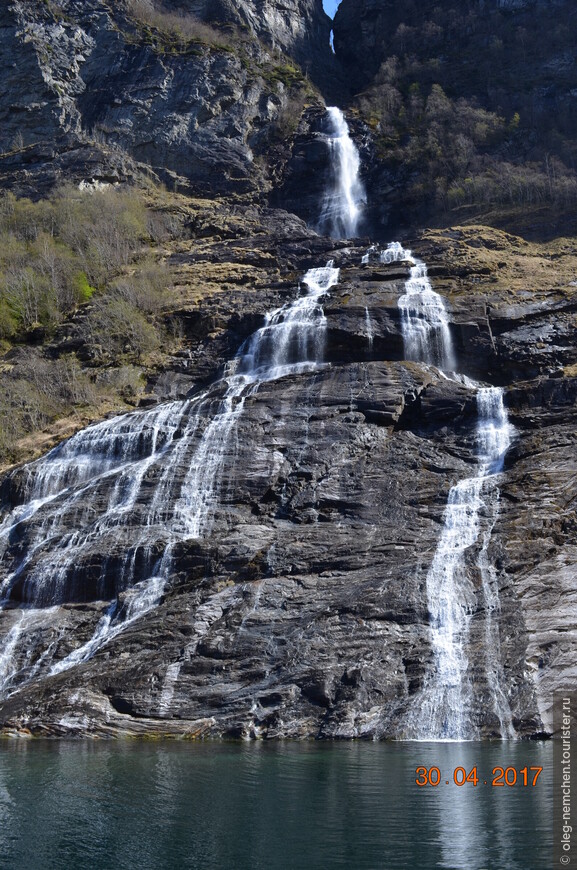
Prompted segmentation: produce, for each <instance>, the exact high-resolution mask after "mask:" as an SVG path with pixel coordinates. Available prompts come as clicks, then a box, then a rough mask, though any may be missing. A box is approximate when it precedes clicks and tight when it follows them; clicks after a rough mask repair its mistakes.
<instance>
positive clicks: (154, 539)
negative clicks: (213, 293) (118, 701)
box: [0, 263, 339, 694]
mask: <svg viewBox="0 0 577 870" xmlns="http://www.w3.org/2000/svg"><path fill="white" fill-rule="evenodd" d="M338 277H339V270H338V269H336V268H334V266H333V264H332V263H329V264H328V265H327V266H326V267H323V268H316V269H310V270H309V271H308V272H307V273H306V275H305V276H304V278H303V283H304V285H305V287H306V288H307V292H306V294H305V295H303V296H300V297H299V298H297V299H296V300H295V301H293V302H291V303H287V304H286V305H283V306H281V307H280V308H278V309H276V310H275V311H273V312H271V313H270V314H268V315H267V316H266V319H265V324H264V325H263V327H262V328H261V329H259V330H257V332H256V333H255V334H254V335H253V336H252V337H251V338H250V339H249V340H248V341H247V342H245V344H244V345H243V346H242V347H241V348H240V349H239V351H238V353H237V355H236V357H235V359H234V360H233V362H232V364H231V366H230V368H229V371H228V372H227V373H226V375H225V376H224V378H222V380H221V381H219V382H217V383H216V384H215V385H213V387H212V388H211V389H210V390H208V391H207V392H205V393H203V394H202V395H200V396H198V397H196V398H195V399H187V400H185V401H181V402H170V403H166V404H164V405H161V406H159V407H157V408H154V409H151V410H148V411H140V412H139V411H135V412H132V413H130V414H126V415H123V416H119V417H114V418H112V419H111V420H105V421H103V422H102V423H98V424H96V425H94V426H90V427H88V428H87V429H85V430H83V431H82V432H79V433H78V434H76V435H74V436H73V437H72V438H70V439H69V440H68V441H66V442H64V443H62V444H60V445H59V446H58V447H56V448H55V449H54V450H52V451H51V452H50V453H48V454H47V455H46V456H45V457H43V458H41V459H39V460H37V461H36V462H33V463H31V464H29V465H28V466H25V467H24V469H21V470H19V471H17V472H15V475H16V490H17V491H18V492H20V491H22V490H24V491H25V498H24V500H23V503H22V504H18V505H17V506H15V507H13V508H12V510H8V511H7V512H6V514H5V516H4V519H3V521H2V523H1V524H0V556H1V557H2V564H3V569H4V576H3V578H2V580H1V583H0V608H1V609H3V610H5V611H6V615H7V616H8V612H7V611H8V610H12V612H14V611H13V607H14V602H20V604H21V617H20V619H19V620H16V621H13V623H12V625H11V627H10V628H9V629H8V631H7V633H6V634H5V636H4V638H3V642H4V649H3V653H2V656H1V657H0V693H2V694H6V693H9V692H10V691H11V690H12V689H13V688H14V687H15V686H17V685H21V684H22V683H23V682H26V681H29V680H30V679H32V678H33V677H34V676H36V675H37V673H38V671H39V668H40V666H44V667H45V668H49V672H50V673H59V672H60V671H62V670H66V669H67V668H69V667H72V666H73V665H76V664H78V663H79V662H82V661H85V660H86V659H88V658H90V657H91V656H92V655H93V654H94V652H95V651H96V650H98V649H99V648H100V647H101V646H102V645H103V644H105V643H106V642H107V641H109V640H110V639H111V638H113V637H115V636H116V635H117V634H119V633H120V632H121V631H123V630H124V629H125V628H126V626H127V625H128V624H130V623H131V622H134V621H135V620H136V619H138V618H140V617H141V616H142V615H143V614H145V613H147V612H148V611H150V610H151V609H153V608H154V607H156V606H157V604H158V602H159V600H160V598H161V596H162V595H163V594H164V592H165V588H166V583H167V581H168V578H169V577H170V575H171V573H173V571H174V561H173V555H174V550H175V547H177V545H178V544H180V543H181V542H183V541H186V540H190V539H191V538H192V539H193V538H198V537H201V536H203V535H206V534H208V532H209V531H210V527H211V523H212V520H213V517H214V513H215V510H216V507H217V504H218V495H219V485H220V481H221V478H222V474H223V470H224V467H225V465H226V463H227V462H229V463H230V462H234V449H233V447H232V446H231V434H232V432H233V431H234V428H235V425H236V422H237V421H238V419H239V417H240V415H241V414H242V410H243V406H244V401H245V399H246V397H247V396H248V395H251V394H252V393H254V392H256V390H258V387H259V385H260V384H262V383H264V382H266V381H272V380H276V379H278V378H280V377H283V376H284V375H288V374H298V373H302V372H307V371H312V370H314V369H315V367H317V366H318V365H319V364H321V363H322V358H323V348H324V332H325V325H326V321H325V317H324V312H323V309H322V306H321V305H320V302H319V300H320V298H321V297H322V296H323V295H324V294H326V293H327V292H328V291H329V289H330V288H331V287H332V286H333V285H334V284H336V283H337V281H338ZM184 469H186V471H184ZM8 483H9V484H10V481H8ZM106 599H108V600H109V601H111V603H110V605H109V606H108V607H107V608H106V610H105V612H104V614H103V615H102V617H101V619H100V620H99V622H98V624H97V626H96V629H95V630H94V632H93V634H92V636H91V637H89V638H88V639H86V640H85V641H84V642H83V643H80V645H78V646H76V648H75V649H74V650H73V651H72V652H69V653H68V654H67V655H65V656H64V657H60V658H59V659H56V658H55V657H54V656H52V649H50V650H47V649H45V650H44V652H42V653H41V654H40V655H39V654H38V651H37V650H36V651H34V649H33V647H34V643H35V640H34V638H37V639H38V645H40V644H41V643H42V642H43V640H44V638H45V636H46V634H47V631H48V628H49V623H50V620H51V619H52V618H53V617H54V611H55V610H57V609H58V608H57V607H56V605H59V604H64V603H67V602H68V601H85V600H106ZM63 631H64V629H63ZM32 662H34V664H32Z"/></svg>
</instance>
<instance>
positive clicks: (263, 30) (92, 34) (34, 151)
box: [0, 0, 331, 195]
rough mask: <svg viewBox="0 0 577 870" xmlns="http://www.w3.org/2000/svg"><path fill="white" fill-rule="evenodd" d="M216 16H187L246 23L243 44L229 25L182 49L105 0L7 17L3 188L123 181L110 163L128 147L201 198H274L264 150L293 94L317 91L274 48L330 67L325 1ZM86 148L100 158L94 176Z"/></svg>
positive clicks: (72, 1) (2, 17)
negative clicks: (266, 192)
mask: <svg viewBox="0 0 577 870" xmlns="http://www.w3.org/2000/svg"><path fill="white" fill-rule="evenodd" d="M205 5H206V4H205ZM261 5H262V4H261ZM193 6H194V4H193ZM179 8H180V7H179ZM167 9H168V7H167ZM203 10H204V12H203ZM211 10H212V12H211V15H210V16H209V14H208V7H207V9H204V5H203V7H202V9H199V10H196V8H195V9H193V10H192V11H197V12H203V14H204V13H206V15H204V17H212V18H216V20H217V21H223V22H225V25H226V24H229V23H232V24H241V23H242V24H244V25H245V29H246V27H248V28H249V30H248V34H247V33H246V32H245V31H240V30H239V31H237V30H233V31H231V30H230V28H229V29H228V30H227V28H226V26H225V27H224V29H223V28H222V27H221V29H220V30H219V29H214V30H213V31H209V32H208V35H207V33H205V32H204V31H202V30H201V31H199V35H198V36H195V35H194V27H193V26H192V25H190V28H192V29H191V30H190V33H189V32H188V31H186V33H185V36H182V37H178V36H175V35H174V34H173V33H172V32H171V31H170V28H169V29H168V31H167V33H164V32H163V31H162V29H159V28H158V27H152V28H151V27H150V26H148V25H147V24H146V19H144V23H143V22H142V21H140V19H139V18H138V16H137V15H136V16H135V15H133V14H132V13H131V12H130V7H129V8H128V11H127V10H126V8H125V7H124V5H121V6H120V7H118V8H117V9H115V10H114V11H113V10H112V9H111V8H110V7H109V6H108V5H107V4H104V3H102V2H100V0H90V2H88V3H79V2H76V0H62V2H60V3H59V4H58V5H57V6H56V5H55V4H52V5H45V4H42V3H38V2H34V0H29V2H23V3H12V4H6V5H5V6H4V7H3V10H2V11H1V12H0V29H1V35H2V39H1V40H0V69H1V70H2V77H3V80H4V82H5V83H6V87H5V89H4V97H3V99H2V100H0V119H2V132H1V134H0V150H1V151H2V156H1V159H0V171H2V172H3V174H4V176H5V179H6V181H7V182H11V183H12V185H14V183H15V181H16V180H18V182H19V186H20V187H21V189H23V190H26V191H27V190H28V188H27V187H26V179H27V177H30V176H37V177H38V179H40V181H39V182H38V183H41V184H42V185H43V186H46V185H47V184H49V182H50V174H51V173H52V174H53V175H55V176H56V177H57V178H58V177H59V178H60V179H61V178H63V177H64V178H67V179H76V180H80V179H81V178H82V177H86V174H87V173H89V175H88V177H89V178H96V179H98V180H103V181H114V180H118V178H120V179H121V180H123V179H125V178H126V177H127V175H128V177H130V169H129V167H130V161H129V160H127V158H126V157H125V158H124V160H125V163H126V162H127V163H128V166H125V167H122V166H121V165H120V160H119V157H118V154H117V155H116V156H115V154H114V149H117V150H118V149H120V152H121V153H125V154H127V155H129V156H130V157H132V158H133V159H134V160H136V161H138V162H139V163H141V164H146V165H147V166H149V167H152V169H153V170H155V171H157V172H158V173H159V174H160V175H161V176H162V177H163V178H164V179H173V178H174V176H175V175H176V176H177V177H178V178H179V179H180V182H179V183H180V184H181V186H182V185H184V186H186V185H187V183H188V184H189V185H191V186H192V188H193V189H194V190H195V191H196V192H201V193H202V192H204V193H206V192H210V193H211V194H213V195H214V194H216V193H218V192H222V193H231V192H234V193H246V192H252V193H256V192H260V191H262V190H263V189H266V188H267V186H268V185H269V183H270V182H269V181H267V177H266V169H265V168H264V167H263V166H262V165H260V164H259V163H258V161H257V160H255V158H256V157H258V156H259V155H260V156H261V157H262V155H263V153H264V152H265V151H267V149H268V148H269V146H270V144H271V139H274V137H275V135H276V133H275V130H276V129H277V126H278V125H279V124H280V125H282V123H284V121H283V120H282V118H283V117H284V115H286V113H287V112H288V114H289V115H291V113H292V112H294V111H297V109H295V106H294V105H293V104H292V103H291V100H293V99H294V97H295V93H297V92H298V93H301V92H304V91H303V89H305V90H306V89H307V88H308V89H309V91H310V89H311V86H310V84H307V82H306V80H305V78H304V75H303V74H301V73H300V72H299V70H298V69H297V68H295V67H294V65H293V67H290V68H289V67H287V60H286V58H284V59H283V58H282V56H280V55H279V56H278V57H277V56H276V55H275V54H274V51H273V48H274V49H276V48H281V49H286V50H287V51H290V52H293V51H294V53H293V54H292V56H293V57H295V58H297V60H298V59H304V58H305V57H312V58H313V60H314V65H315V68H319V69H320V68H322V69H324V68H325V66H326V64H330V62H331V53H330V49H329V46H328V38H329V27H328V25H329V23H330V22H329V19H328V18H327V17H326V15H325V14H324V12H323V11H322V4H321V0H318V2H314V3H312V2H309V3H306V2H301V3H295V4H294V8H293V7H292V6H290V8H289V7H287V6H286V4H284V5H283V6H282V7H279V6H278V4H274V3H270V4H268V5H267V6H266V8H265V9H261V8H260V7H259V12H258V14H257V11H256V9H255V8H254V5H253V4H252V3H248V2H247V3H242V4H234V5H233V4H227V3H222V4H221V5H220V6H218V5H217V6H215V5H214V4H211ZM169 11H170V10H169ZM180 11H182V12H183V13H187V12H189V11H190V10H188V9H187V8H186V9H185V8H181V9H180ZM177 20H178V19H177ZM184 20H185V21H186V19H184ZM243 34H244V35H243ZM259 36H262V37H263V38H265V39H266V42H267V44H268V45H269V46H270V48H267V46H266V45H265V44H263V43H261V42H259V41H258V38H257V37H259ZM322 46H324V49H323V48H322ZM15 58H18V63H17V65H16V62H15V60H14V59H15ZM325 61H326V63H325ZM311 93H312V92H311ZM316 99H320V98H319V97H318V96H316ZM291 123H292V118H291ZM87 145H90V146H91V147H92V148H93V150H94V151H95V152H96V153H98V154H99V159H98V160H96V161H95V162H94V164H93V165H92V166H91V165H90V161H89V160H87V159H86V153H85V150H83V149H85V148H86V146H87ZM79 149H80V150H79ZM110 149H112V151H113V153H112V155H111V154H110V153H109V151H110ZM64 155H68V159H66V158H65V156H64ZM47 164H48V168H49V170H50V171H49V173H48V176H46V174H45V173H46V165H47ZM51 164H52V165H51ZM13 167H14V168H13ZM16 168H18V169H19V170H20V177H19V178H18V179H17V175H16V172H15V170H16ZM123 168H124V169H125V172H124V173H123V172H122V169H123ZM131 168H132V172H133V171H134V166H133V165H132V167H131ZM23 170H24V172H23ZM59 170H60V172H59ZM119 170H120V171H119ZM29 185H30V187H32V186H33V182H32V181H30V182H29Z"/></svg>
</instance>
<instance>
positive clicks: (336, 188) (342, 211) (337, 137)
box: [318, 106, 366, 239]
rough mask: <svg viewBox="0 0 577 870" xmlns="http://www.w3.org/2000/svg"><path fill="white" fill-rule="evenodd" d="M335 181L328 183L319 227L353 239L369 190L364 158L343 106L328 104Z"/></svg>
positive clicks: (332, 170)
mask: <svg viewBox="0 0 577 870" xmlns="http://www.w3.org/2000/svg"><path fill="white" fill-rule="evenodd" d="M327 115H328V121H329V133H328V135H327V137H326V141H327V145H328V148H329V158H330V162H329V169H330V172H331V181H330V183H329V185H328V187H327V190H326V193H325V196H324V199H323V203H322V208H321V216H320V219H319V224H318V230H319V232H320V233H322V234H323V235H327V236H331V237H332V238H333V239H352V238H355V236H357V235H358V230H359V223H360V220H361V217H362V212H363V207H364V205H365V203H366V193H365V189H364V187H363V184H362V181H361V179H360V175H359V173H360V168H361V160H360V156H359V152H358V150H357V148H356V146H355V143H354V142H353V140H352V139H351V137H350V134H349V128H348V125H347V122H346V120H345V117H344V115H343V113H342V112H341V110H340V109H337V108H336V107H335V106H330V107H329V108H327Z"/></svg>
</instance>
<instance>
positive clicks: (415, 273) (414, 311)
mask: <svg viewBox="0 0 577 870" xmlns="http://www.w3.org/2000/svg"><path fill="white" fill-rule="evenodd" d="M383 253H384V257H385V259H384V260H383V262H386V263H390V262H394V261H398V260H406V261H407V262H409V263H411V264H412V265H411V271H410V275H409V279H408V281H407V282H406V283H405V292H404V294H403V295H402V296H400V297H399V300H398V306H399V309H400V312H401V326H402V330H403V342H404V345H405V359H409V360H415V361H417V362H426V363H430V364H431V365H435V366H438V367H439V368H440V369H443V370H444V371H453V370H454V369H455V357H454V353H453V345H452V341H451V333H450V332H449V322H448V319H447V311H446V309H445V303H444V302H443V298H442V297H441V296H439V294H438V293H435V291H434V290H433V288H432V287H431V282H430V281H429V277H428V274H427V267H426V265H425V263H423V262H421V260H417V259H415V258H414V257H413V255H412V253H411V251H408V250H405V249H404V248H402V247H401V246H400V245H399V243H398V242H395V243H393V245H389V248H387V250H386V251H384V252H383Z"/></svg>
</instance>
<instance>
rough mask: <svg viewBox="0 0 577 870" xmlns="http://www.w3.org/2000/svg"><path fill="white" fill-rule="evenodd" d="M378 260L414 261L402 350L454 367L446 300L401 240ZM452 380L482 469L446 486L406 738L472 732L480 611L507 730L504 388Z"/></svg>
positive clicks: (402, 305) (498, 709)
mask: <svg viewBox="0 0 577 870" xmlns="http://www.w3.org/2000/svg"><path fill="white" fill-rule="evenodd" d="M371 254H374V249H370V250H369V252H368V253H367V254H366V255H365V257H366V260H364V262H369V259H370V256H371ZM379 259H380V261H381V262H383V263H394V262H401V261H404V262H408V263H410V264H412V265H411V272H410V276H409V279H408V280H407V282H406V284H405V293H404V294H403V295H402V296H401V297H400V298H399V300H398V306H399V309H400V312H401V324H402V331H403V339H404V348H405V357H406V358H407V359H410V360H415V361H418V362H424V363H428V364H434V365H436V366H438V367H439V368H441V369H443V370H445V371H451V372H453V370H454V369H455V356H454V352H453V347H452V342H451V335H450V331H449V327H448V319H447V313H446V309H445V305H444V302H443V299H442V297H441V296H439V294H437V293H435V291H434V290H433V288H432V287H431V283H430V281H429V278H428V276H427V268H426V266H425V264H424V263H422V262H420V261H419V260H416V259H415V258H414V257H413V255H412V253H411V251H408V250H406V249H404V248H403V247H402V245H400V244H399V243H398V242H393V243H392V244H390V245H389V246H388V247H387V249H386V250H384V251H382V252H381V253H380V256H379ZM451 377H454V378H458V379H459V380H460V381H461V382H462V383H464V384H465V385H466V386H469V387H471V388H473V389H475V390H476V403H477V426H476V433H475V434H476V452H477V461H478V468H477V474H476V475H475V476H474V477H470V478H466V479H465V480H461V481H459V482H458V483H457V484H456V485H455V486H453V487H452V488H451V490H450V492H449V497H448V500H447V505H446V508H445V512H444V516H443V529H442V532H441V536H440V539H439V542H438V545H437V549H436V552H435V555H434V558H433V562H432V564H431V567H430V568H429V571H428V573H427V579H426V588H427V605H428V612H429V616H430V639H431V647H432V651H433V666H432V669H431V671H430V672H429V673H428V674H427V675H426V677H425V680H424V684H423V687H422V690H421V693H420V695H419V696H418V697H417V698H415V699H414V701H413V702H412V705H411V712H410V715H409V718H408V720H407V727H406V730H405V736H407V737H410V738H414V739H422V740H438V739H447V740H462V739H470V738H473V737H475V736H476V735H477V734H478V730H477V726H476V724H475V722H474V714H475V703H474V695H475V691H476V687H475V685H474V684H473V682H472V680H471V676H470V661H469V650H470V641H471V637H470V634H471V631H470V627H471V625H470V624H471V618H472V615H473V613H474V612H476V611H483V615H484V632H483V636H482V638H480V639H479V642H480V644H481V645H482V648H483V655H484V660H485V661H484V671H485V677H484V679H485V680H486V684H487V686H488V689H489V692H488V694H489V696H490V697H491V699H492V705H493V713H494V716H495V722H496V723H498V726H497V725H496V727H495V731H497V730H498V731H499V733H500V734H501V735H502V736H503V737H513V736H514V734H515V732H514V729H513V726H512V715H511V709H510V705H509V702H508V700H507V696H506V692H505V689H504V683H505V680H504V675H503V668H502V664H501V661H500V640H499V626H498V622H497V620H496V618H495V617H496V616H497V615H498V612H499V609H500V603H499V590H498V581H497V576H496V571H495V569H494V567H493V566H492V565H491V562H490V559H489V545H490V541H491V535H492V531H493V527H494V525H495V522H496V520H497V509H498V498H499V488H498V485H497V480H498V475H499V474H500V472H501V471H502V469H503V461H504V457H505V453H506V452H507V450H508V448H509V446H510V444H511V438H512V428H511V426H510V425H509V423H508V419H507V414H506V411H505V407H504V404H503V391H502V390H501V389H499V388H497V387H480V386H479V385H478V384H476V383H475V382H474V381H471V380H470V379H469V378H465V377H463V376H460V375H457V374H455V373H453V374H452V375H451ZM472 571H476V572H477V574H478V575H480V579H481V589H480V591H477V590H476V589H475V586H474V584H473V581H472ZM478 670H479V669H478ZM478 680H479V677H478V676H477V681H478Z"/></svg>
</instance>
